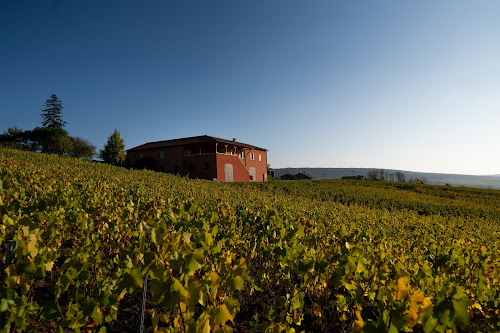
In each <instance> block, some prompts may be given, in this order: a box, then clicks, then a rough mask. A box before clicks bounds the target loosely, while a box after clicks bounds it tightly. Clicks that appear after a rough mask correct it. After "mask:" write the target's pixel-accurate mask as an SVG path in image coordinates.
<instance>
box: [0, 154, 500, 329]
mask: <svg viewBox="0 0 500 333" xmlns="http://www.w3.org/2000/svg"><path fill="white" fill-rule="evenodd" d="M0 217H1V218H2V220H1V221H2V223H1V225H0V244H1V252H0V266H1V274H2V283H1V285H0V325H4V326H3V327H2V328H1V329H2V332H137V322H138V321H137V319H138V317H139V310H140V305H139V303H140V294H141V290H142V286H143V282H144V279H145V277H146V275H147V277H148V280H147V281H148V293H147V302H146V320H145V324H146V325H145V326H146V327H145V332H153V331H154V332H212V331H214V332H232V331H234V332H282V331H283V332H300V331H306V332H351V331H353V332H362V331H364V332H389V331H390V332H398V331H402V332H448V331H450V332H457V331H458V332H478V331H482V332H497V331H500V258H499V247H500V191H498V190H487V189H471V188H455V187H438V186H430V185H415V184H408V183H385V182H369V181H346V180H345V181H342V180H324V181H293V182H282V181H271V182H268V183H244V184H243V183H233V184H227V183H217V182H213V181H205V180H190V179H187V178H182V177H178V176H173V175H168V174H162V173H156V172H151V171H142V170H141V171H137V170H126V169H123V168H118V167H113V166H109V165H105V164H100V163H91V162H88V161H82V160H77V159H73V158H63V157H58V156H48V155H43V154H34V153H28V152H20V151H15V150H9V149H3V148H0ZM9 240H15V241H17V249H16V250H15V251H14V254H13V260H12V262H11V263H10V264H7V242H8V241H9ZM2 323H4V324H2Z"/></svg>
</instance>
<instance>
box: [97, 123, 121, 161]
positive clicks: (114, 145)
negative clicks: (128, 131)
mask: <svg viewBox="0 0 500 333" xmlns="http://www.w3.org/2000/svg"><path fill="white" fill-rule="evenodd" d="M99 157H100V158H102V159H103V161H104V162H106V163H110V164H115V165H120V164H122V162H123V161H125V143H124V142H123V140H122V138H121V137H120V132H118V131H117V130H116V129H115V131H114V132H113V134H111V135H110V136H109V138H108V142H107V143H106V145H105V146H104V149H102V150H101V151H100V154H99Z"/></svg>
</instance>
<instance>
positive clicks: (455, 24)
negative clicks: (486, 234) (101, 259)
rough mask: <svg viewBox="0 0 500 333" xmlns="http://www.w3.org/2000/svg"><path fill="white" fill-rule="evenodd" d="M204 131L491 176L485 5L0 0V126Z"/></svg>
mask: <svg viewBox="0 0 500 333" xmlns="http://www.w3.org/2000/svg"><path fill="white" fill-rule="evenodd" d="M51 93H55V94H57V96H58V97H59V98H60V99H61V100H62V102H63V106H64V110H63V117H64V120H66V121H67V122H68V125H67V127H66V129H67V130H68V132H69V133H70V135H72V136H80V137H83V138H86V139H88V140H89V141H91V142H92V143H93V144H94V145H96V146H97V147H99V148H102V146H103V145H104V144H105V142H106V139H107V137H108V136H109V135H110V134H111V132H112V131H113V129H114V128H117V129H118V130H119V131H120V133H121V135H122V138H123V139H124V140H125V144H126V147H127V148H132V147H134V146H137V145H140V144H142V143H145V142H149V141H158V140H166V139H173V138H179V137H189V136H196V135H203V134H207V135H212V136H218V137H222V138H226V139H232V138H237V140H238V141H242V142H246V143H250V144H253V145H257V146H261V147H264V148H267V149H269V155H268V156H269V157H268V158H269V163H270V164H271V165H272V166H273V167H276V168H279V167H368V168H375V167H376V168H387V169H402V170H411V171H424V172H443V173H463V174H500V130H499V129H500V1H496V0H495V1H493V0H490V1H487V0H486V1H457V0H454V1H444V0H442V1H430V0H429V1H425V0H424V1H396V0H393V1H385V0H380V1H333V0H331V1H321V0H314V1H305V0H299V1H295V0H272V1H259V0H257V1H235V0H210V1H208V0H200V1H193V0H187V1H181V0H173V1H167V0H161V1H128V0H120V1H102V0H101V1H92V0H91V1H77V0H75V1H43V0H37V1H24V0H0V96H1V101H2V102H1V104H0V131H4V130H6V129H7V128H8V127H11V126H14V125H16V126H18V127H20V128H22V129H32V128H34V127H36V126H38V125H40V122H41V117H40V109H41V108H42V107H43V103H44V102H45V100H46V99H47V98H48V97H49V95H50V94H51Z"/></svg>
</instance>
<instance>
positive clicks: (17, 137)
mask: <svg viewBox="0 0 500 333" xmlns="http://www.w3.org/2000/svg"><path fill="white" fill-rule="evenodd" d="M26 141H27V140H26V132H25V131H23V130H22V129H20V128H17V126H14V127H9V128H8V129H7V130H6V131H5V132H3V133H2V134H0V145H2V146H4V147H8V148H14V149H22V150H25V149H27V142H26Z"/></svg>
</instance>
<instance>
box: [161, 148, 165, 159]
mask: <svg viewBox="0 0 500 333" xmlns="http://www.w3.org/2000/svg"><path fill="white" fill-rule="evenodd" d="M164 158H165V153H164V152H163V150H162V151H161V152H160V160H162V159H164Z"/></svg>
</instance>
